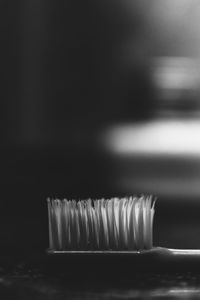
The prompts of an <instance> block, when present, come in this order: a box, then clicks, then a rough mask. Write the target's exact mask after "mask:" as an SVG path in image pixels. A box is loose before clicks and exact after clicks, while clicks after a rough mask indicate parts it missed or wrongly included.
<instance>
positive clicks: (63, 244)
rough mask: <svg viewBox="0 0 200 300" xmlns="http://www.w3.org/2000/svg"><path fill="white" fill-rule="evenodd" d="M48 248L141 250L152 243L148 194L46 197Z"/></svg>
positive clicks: (151, 218)
mask: <svg viewBox="0 0 200 300" xmlns="http://www.w3.org/2000/svg"><path fill="white" fill-rule="evenodd" d="M47 203H48V219H49V248H50V250H119V251H123V250H124V251H126V250H144V249H151V248H152V246H153V242H152V240H153V237H152V236H153V218H154V204H155V200H153V198H152V196H141V197H126V198H111V199H99V200H91V199H88V200H80V201H75V200H66V199H64V200H58V199H47Z"/></svg>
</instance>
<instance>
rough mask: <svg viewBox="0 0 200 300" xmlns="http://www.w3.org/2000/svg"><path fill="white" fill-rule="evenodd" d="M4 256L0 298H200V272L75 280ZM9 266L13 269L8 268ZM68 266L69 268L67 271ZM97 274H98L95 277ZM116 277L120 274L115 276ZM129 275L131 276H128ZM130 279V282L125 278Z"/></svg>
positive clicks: (148, 273)
mask: <svg viewBox="0 0 200 300" xmlns="http://www.w3.org/2000/svg"><path fill="white" fill-rule="evenodd" d="M8 261H9V257H4V258H3V257H2V259H1V266H2V267H1V268H0V299H22V300H23V299H30V300H31V299H51V300H54V299H56V300H59V299H199V298H200V272H198V271H196V272H192V271H185V272H170V273H167V272H166V273H165V271H164V270H163V272H162V273H156V272H154V271H153V270H152V271H150V272H147V273H146V272H141V273H138V272H136V271H135V270H134V266H133V267H132V266H131V267H130V269H131V276H130V277H129V276H123V274H120V273H119V275H120V276H119V278H118V276H115V279H113V278H112V277H110V278H108V277H106V278H104V277H103V276H101V277H100V278H98V279H97V277H95V276H94V277H95V278H96V279H94V277H93V276H91V277H82V278H79V279H72V278H70V276H67V277H66V276H65V274H64V273H60V274H59V273H55V274H54V272H51V273H49V274H48V273H47V272H45V271H44V269H43V268H41V264H40V265H38V264H35V262H34V263H33V262H32V264H30V263H27V260H23V259H21V260H20V259H19V260H18V261H13V262H12V261H11V260H10V264H9V263H8ZM8 266H9V267H8ZM67 267H68V266H67V265H66V269H67ZM94 275H95V274H94ZM115 275H116V274H115ZM124 275H127V274H124ZM125 278H126V279H125Z"/></svg>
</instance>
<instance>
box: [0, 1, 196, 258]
mask: <svg viewBox="0 0 200 300" xmlns="http://www.w3.org/2000/svg"><path fill="white" fill-rule="evenodd" d="M0 7H1V9H0V15H1V18H0V30H1V47H0V54H1V55H0V61H1V64H0V73H1V89H0V91H1V103H2V109H1V118H0V122H1V135H0V147H1V156H0V160H1V163H0V166H1V168H0V170H1V182H0V193H1V200H0V224H1V229H0V246H1V247H0V249H1V250H0V251H1V253H4V252H6V253H8V252H10V253H13V250H14V251H15V253H27V252H29V251H44V249H46V248H47V247H48V233H47V207H46V198H47V197H59V198H64V197H65V198H69V199H71V198H74V199H80V198H81V199H82V198H87V197H92V198H101V197H111V196H125V195H127V196H128V195H132V194H141V193H148V194H149V193H152V194H154V195H156V196H157V197H158V200H157V204H156V215H155V230H154V236H155V237H154V244H155V245H159V246H166V247H172V248H175V247H177V248H200V26H199V18H200V3H199V1H197V0H168V1H160V0H152V1H148V0H135V1H131V0H118V1H116V0H115V1H114V0H102V1H97V0H93V1H92V0H86V1H81V0H77V1H74V0H69V1H61V0H57V1H51V0H49V1H47V0H40V1H39V0H26V1H25V0H20V1H14V0H10V1H4V0H2V1H1V2H0Z"/></svg>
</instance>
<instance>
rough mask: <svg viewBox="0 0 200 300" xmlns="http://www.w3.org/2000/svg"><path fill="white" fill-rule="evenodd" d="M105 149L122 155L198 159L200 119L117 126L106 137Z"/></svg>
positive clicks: (199, 153)
mask: <svg viewBox="0 0 200 300" xmlns="http://www.w3.org/2000/svg"><path fill="white" fill-rule="evenodd" d="M105 146H106V147H107V148H108V149H109V150H110V151H111V152H113V153H117V154H121V155H131V154H132V155H134V154H146V155H151V156H153V155H156V156H157V155H163V154H164V155H183V156H198V157H199V156H200V120H195V119H190V120H187V119H185V120H179V119H174V120H170V119H168V120H162V119H160V120H154V121H151V122H144V123H140V124H127V125H117V126H115V127H113V128H111V129H109V130H108V132H107V133H106V135H105Z"/></svg>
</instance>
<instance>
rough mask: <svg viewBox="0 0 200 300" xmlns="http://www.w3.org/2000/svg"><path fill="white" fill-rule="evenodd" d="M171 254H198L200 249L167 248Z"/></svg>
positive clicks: (199, 254)
mask: <svg viewBox="0 0 200 300" xmlns="http://www.w3.org/2000/svg"><path fill="white" fill-rule="evenodd" d="M168 250H169V251H170V252H171V253H172V254H173V255H186V256H188V255H189V256H190V255H192V256H199V257H200V249H168Z"/></svg>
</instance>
